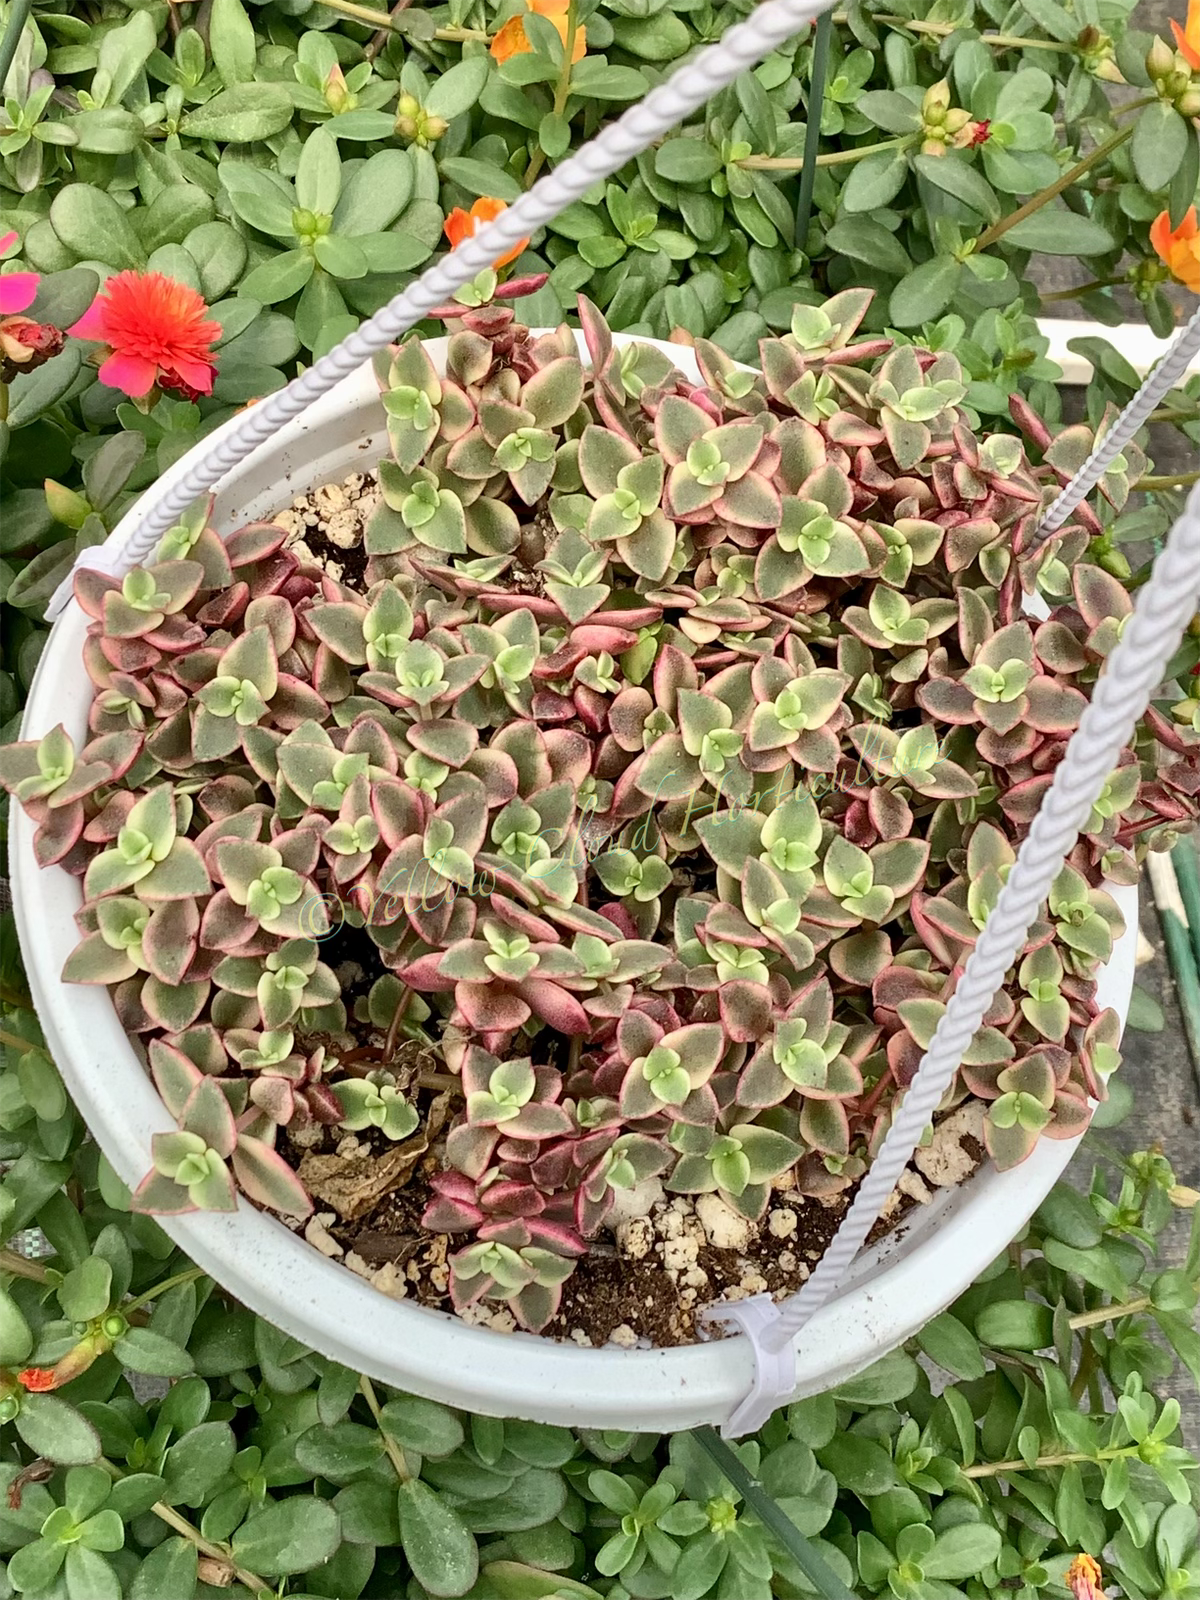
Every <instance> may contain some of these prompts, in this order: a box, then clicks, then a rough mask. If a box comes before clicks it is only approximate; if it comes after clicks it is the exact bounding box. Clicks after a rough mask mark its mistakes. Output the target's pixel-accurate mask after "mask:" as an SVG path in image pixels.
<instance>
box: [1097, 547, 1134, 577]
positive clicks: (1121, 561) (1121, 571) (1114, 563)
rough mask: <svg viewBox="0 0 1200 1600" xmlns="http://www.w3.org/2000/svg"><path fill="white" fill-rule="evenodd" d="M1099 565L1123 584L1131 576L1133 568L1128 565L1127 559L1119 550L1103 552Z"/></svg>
mask: <svg viewBox="0 0 1200 1600" xmlns="http://www.w3.org/2000/svg"><path fill="white" fill-rule="evenodd" d="M1100 565H1101V566H1102V567H1103V568H1104V570H1105V572H1111V573H1112V575H1113V577H1114V578H1120V579H1121V581H1122V582H1124V581H1125V580H1126V579H1127V578H1131V577H1132V576H1133V568H1132V567H1131V566H1130V565H1129V560H1128V557H1127V556H1125V555H1124V554H1123V553H1122V552H1121V551H1120V550H1105V551H1103V552H1102V553H1101V555H1100Z"/></svg>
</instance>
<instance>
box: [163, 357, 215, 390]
mask: <svg viewBox="0 0 1200 1600" xmlns="http://www.w3.org/2000/svg"><path fill="white" fill-rule="evenodd" d="M171 365H172V367H173V368H174V370H175V371H176V373H177V374H178V375H179V377H180V378H182V379H183V381H184V383H186V384H187V386H188V388H189V389H195V390H196V391H197V392H198V393H200V394H211V393H212V386H213V378H214V376H215V375H216V368H215V367H213V366H211V365H210V364H209V363H208V362H207V361H185V360H184V359H183V358H182V357H178V356H177V357H176V358H175V360H174V361H173V362H172V363H171Z"/></svg>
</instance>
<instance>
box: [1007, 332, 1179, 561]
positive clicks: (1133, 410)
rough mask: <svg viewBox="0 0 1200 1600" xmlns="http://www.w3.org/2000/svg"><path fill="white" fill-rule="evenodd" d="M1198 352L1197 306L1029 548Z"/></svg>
mask: <svg viewBox="0 0 1200 1600" xmlns="http://www.w3.org/2000/svg"><path fill="white" fill-rule="evenodd" d="M1197 351H1200V309H1197V310H1196V311H1193V313H1192V315H1191V317H1190V318H1189V319H1188V320H1187V322H1185V323H1184V325H1183V327H1182V328H1180V330H1179V332H1178V333H1177V334H1176V335H1175V339H1174V342H1173V343H1172V345H1171V346H1170V348H1169V349H1168V350H1167V352H1166V354H1165V355H1164V356H1163V357H1162V359H1161V360H1160V361H1157V362H1156V363H1155V365H1154V366H1153V367H1152V368H1151V370H1150V371H1149V372H1148V373H1147V374H1146V376H1145V378H1144V379H1143V380H1142V386H1141V388H1140V389H1139V390H1138V392H1137V393H1136V394H1135V395H1134V397H1133V399H1132V400H1131V401H1130V402H1129V404H1128V405H1127V406H1126V407H1125V409H1124V411H1122V413H1121V415H1120V416H1119V417H1118V418H1117V420H1116V421H1115V422H1114V423H1113V425H1112V427H1111V428H1110V429H1109V430H1108V432H1107V433H1106V434H1105V435H1104V437H1103V438H1102V439H1100V440H1099V441H1098V442H1097V444H1096V448H1095V449H1094V450H1093V451H1092V453H1091V455H1090V456H1089V457H1088V458H1087V460H1086V461H1085V462H1084V463H1083V465H1082V466H1081V467H1080V469H1079V471H1078V472H1077V473H1076V474H1075V476H1074V477H1073V478H1072V479H1071V481H1070V483H1068V484H1065V485H1064V486H1063V488H1062V490H1061V491H1060V492H1059V495H1058V498H1057V499H1056V500H1054V501H1053V502H1052V503H1051V505H1050V508H1049V510H1048V511H1047V512H1046V515H1045V516H1044V517H1043V518H1042V520H1041V522H1039V523H1038V525H1037V528H1036V529H1035V530H1034V533H1033V535H1032V537H1031V538H1030V540H1029V543H1028V545H1027V546H1026V550H1027V551H1033V550H1036V549H1037V548H1038V546H1039V545H1042V544H1045V542H1046V540H1047V539H1049V538H1052V537H1053V535H1054V534H1056V533H1057V532H1058V530H1059V529H1060V528H1061V527H1062V525H1063V523H1064V522H1065V521H1066V520H1067V518H1068V517H1069V516H1070V515H1071V513H1072V511H1074V509H1075V507H1076V506H1077V505H1078V504H1079V502H1080V501H1081V500H1082V499H1083V498H1084V497H1085V496H1086V495H1089V494H1091V492H1092V490H1093V489H1094V488H1095V487H1096V485H1097V484H1098V483H1099V482H1100V479H1101V478H1102V477H1103V476H1104V474H1105V473H1106V472H1107V471H1108V469H1109V467H1111V466H1112V464H1113V462H1114V461H1115V460H1116V458H1117V457H1118V456H1119V455H1120V453H1121V451H1122V450H1124V448H1125V446H1126V445H1127V444H1128V443H1129V442H1130V440H1131V439H1132V438H1133V436H1134V434H1135V433H1137V431H1138V429H1139V428H1142V427H1144V426H1145V425H1146V423H1147V422H1149V420H1150V413H1151V412H1152V411H1153V410H1154V409H1155V407H1156V406H1157V405H1158V402H1159V401H1160V400H1161V399H1162V398H1163V397H1164V395H1166V394H1168V393H1169V392H1170V391H1171V390H1172V389H1173V388H1174V387H1175V385H1176V384H1177V383H1178V382H1179V381H1180V380H1181V379H1182V378H1184V377H1186V375H1187V369H1188V367H1189V366H1190V365H1191V363H1192V357H1193V356H1194V355H1195V354H1196V353H1197Z"/></svg>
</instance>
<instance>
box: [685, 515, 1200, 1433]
mask: <svg viewBox="0 0 1200 1600" xmlns="http://www.w3.org/2000/svg"><path fill="white" fill-rule="evenodd" d="M1198 597H1200V489H1197V490H1193V492H1192V494H1191V496H1190V497H1189V500H1188V504H1187V507H1186V509H1185V511H1184V514H1183V516H1182V517H1180V519H1179V521H1178V522H1177V523H1176V524H1175V526H1174V528H1173V529H1172V530H1171V536H1170V538H1169V539H1168V541H1167V545H1166V547H1165V549H1164V550H1163V551H1162V553H1161V555H1160V556H1159V557H1158V559H1157V561H1156V562H1155V563H1154V568H1153V571H1152V574H1151V576H1150V579H1149V581H1148V582H1147V584H1146V585H1145V587H1144V588H1143V589H1142V590H1141V591H1140V593H1139V595H1138V597H1137V602H1136V605H1135V608H1134V612H1133V615H1132V616H1131V617H1130V619H1129V622H1128V624H1127V626H1126V627H1125V629H1124V631H1123V634H1122V637H1121V640H1120V643H1119V644H1118V645H1117V647H1116V649H1115V650H1114V651H1113V653H1112V655H1111V656H1110V657H1109V659H1108V662H1107V663H1106V666H1105V670H1104V672H1103V674H1102V675H1101V677H1100V679H1099V681H1098V683H1097V685H1096V691H1095V694H1094V695H1093V697H1092V701H1091V703H1090V704H1089V705H1088V707H1087V709H1086V710H1085V711H1084V714H1083V716H1082V718H1081V719H1080V723H1079V727H1078V729H1077V730H1076V731H1075V733H1074V734H1073V735H1072V737H1071V740H1070V742H1069V743H1068V745H1067V750H1066V754H1065V755H1064V757H1063V759H1062V761H1061V762H1060V764H1059V766H1058V768H1057V769H1056V771H1055V774H1054V780H1053V782H1052V783H1051V785H1050V788H1049V789H1048V790H1047V791H1046V794H1045V797H1044V798H1043V800H1042V804H1041V806H1040V808H1039V810H1038V814H1037V816H1036V817H1035V818H1034V821H1033V825H1032V827H1031V828H1030V830H1029V833H1028V835H1027V836H1026V838H1025V841H1024V843H1023V844H1022V845H1021V848H1020V850H1019V851H1018V852H1017V859H1016V861H1015V862H1014V864H1013V867H1012V870H1011V872H1010V873H1009V875H1008V880H1007V882H1006V883H1005V885H1004V887H1003V889H1002V890H1001V892H1000V894H999V896H998V898H997V900H996V904H995V906H994V907H993V908H992V913H991V915H990V916H989V917H988V919H987V923H986V924H985V926H984V929H983V931H982V933H981V934H980V935H979V939H978V941H977V942H976V945H975V949H974V950H973V951H972V953H971V956H970V958H969V959H968V961H967V964H966V966H965V968H964V969H963V974H962V977H961V979H960V980H959V983H958V987H957V988H956V989H955V991H954V994H953V995H952V996H951V998H950V1001H949V1004H948V1005H947V1007H946V1009H945V1011H944V1012H943V1014H942V1017H941V1020H940V1022H939V1023H938V1026H937V1030H936V1032H935V1033H934V1036H933V1038H932V1040H931V1041H930V1044H929V1048H928V1050H926V1052H925V1054H924V1056H923V1057H922V1059H921V1064H920V1067H919V1068H918V1070H917V1074H916V1076H915V1077H914V1079H913V1081H912V1084H911V1085H910V1087H909V1089H908V1090H907V1092H906V1093H905V1095H904V1098H903V1100H902V1101H901V1103H900V1106H899V1109H898V1111H897V1114H896V1117H895V1119H894V1121H893V1123H892V1125H891V1127H890V1129H889V1130H888V1133H887V1137H886V1138H885V1139H884V1142H883V1145H882V1147H881V1148H880V1150H879V1153H878V1154H877V1155H876V1157H875V1160H874V1161H873V1162H872V1164H871V1167H870V1170H869V1171H868V1173H867V1175H866V1177H865V1178H864V1179H863V1181H862V1183H861V1185H860V1186H859V1190H858V1193H857V1194H856V1195H855V1198H854V1203H853V1204H852V1205H851V1207H850V1210H849V1211H848V1212H847V1213H846V1216H845V1219H844V1220H843V1222H842V1225H841V1227H840V1228H839V1229H838V1231H837V1234H836V1235H835V1236H834V1239H833V1242H832V1243H831V1244H830V1246H829V1248H828V1249H827V1250H826V1252H825V1254H824V1256H823V1257H822V1258H821V1261H820V1263H819V1265H818V1266H817V1267H816V1269H815V1270H814V1272H813V1274H812V1276H811V1277H810V1278H809V1279H808V1281H807V1282H806V1283H805V1285H804V1287H803V1288H802V1289H801V1290H800V1292H799V1293H798V1294H796V1295H793V1296H792V1298H791V1299H790V1300H787V1301H785V1302H784V1303H783V1304H782V1305H781V1306H778V1307H774V1308H772V1309H773V1310H774V1315H773V1316H772V1315H771V1314H770V1312H769V1311H768V1309H767V1307H766V1306H763V1305H762V1304H761V1303H760V1304H759V1305H758V1306H757V1307H755V1306H754V1302H753V1301H742V1302H738V1303H735V1304H733V1305H720V1306H717V1307H713V1308H711V1310H712V1316H713V1317H714V1319H717V1320H724V1321H728V1322H732V1323H740V1322H741V1318H742V1317H743V1316H746V1313H745V1312H744V1311H743V1310H742V1307H746V1308H753V1309H751V1310H750V1314H749V1316H747V1317H746V1321H747V1323H748V1324H749V1326H748V1327H747V1331H748V1332H749V1331H751V1329H753V1333H752V1337H753V1338H754V1341H755V1345H756V1347H760V1346H761V1348H762V1349H763V1350H765V1351H767V1352H769V1353H774V1352H778V1351H779V1350H781V1349H782V1348H783V1347H784V1346H787V1345H790V1343H791V1341H792V1340H793V1339H794V1338H795V1337H796V1335H797V1334H798V1333H799V1332H800V1331H801V1329H803V1328H804V1326H805V1324H806V1323H808V1322H809V1321H810V1319H811V1318H812V1317H813V1316H815V1314H816V1313H817V1312H818V1311H819V1310H820V1308H821V1307H822V1306H823V1305H824V1304H825V1302H826V1301H827V1300H828V1299H829V1297H830V1296H831V1295H832V1294H833V1292H834V1290H835V1289H836V1288H837V1286H838V1284H839V1283H840V1282H841V1280H842V1278H843V1276H844V1275H845V1273H846V1271H847V1269H848V1268H849V1266H850V1264H851V1262H852V1261H853V1260H854V1258H855V1256H856V1255H857V1254H858V1252H859V1250H861V1248H862V1247H863V1245H864V1244H865V1243H866V1240H867V1236H868V1235H869V1234H870V1232H871V1229H872V1228H873V1227H874V1225H875V1223H876V1221H877V1219H878V1218H879V1215H880V1213H881V1212H882V1210H883V1207H884V1205H885V1204H886V1203H887V1200H888V1197H889V1196H890V1195H891V1193H892V1191H893V1189H894V1188H895V1186H896V1183H897V1181H898V1180H899V1178H900V1175H901V1173H902V1172H903V1171H904V1169H905V1167H906V1166H907V1165H908V1163H909V1161H910V1160H911V1159H912V1156H913V1153H914V1151H915V1150H916V1148H917V1145H918V1143H919V1142H920V1139H921V1136H922V1134H923V1133H924V1131H925V1129H926V1128H927V1127H928V1126H929V1123H930V1120H931V1118H932V1116H933V1113H934V1111H935V1110H936V1109H937V1107H938V1105H939V1103H940V1102H941V1099H942V1096H943V1095H944V1094H945V1093H946V1090H947V1089H948V1088H949V1087H950V1085H951V1083H952V1082H953V1079H954V1074H955V1072H956V1071H957V1070H958V1065H959V1062H960V1061H961V1060H962V1057H963V1054H964V1052H965V1051H966V1049H967V1046H968V1045H969V1044H970V1042H971V1040H972V1038H973V1037H974V1036H975V1033H976V1031H977V1029H978V1028H979V1026H980V1024H981V1023H982V1021H983V1018H984V1015H985V1014H986V1012H987V1010H988V1008H989V1006H990V1005H991V1003H992V1000H993V998H994V996H995V994H996V992H997V990H998V989H999V988H1000V986H1001V984H1002V983H1003V982H1004V979H1005V976H1006V974H1007V973H1008V971H1009V970H1010V968H1011V967H1012V965H1013V963H1014V961H1015V960H1016V958H1017V956H1018V955H1019V953H1020V951H1021V949H1022V947H1023V945H1024V943H1025V936H1026V934H1027V933H1028V931H1029V927H1030V924H1031V923H1032V922H1033V920H1034V918H1035V917H1036V916H1037V913H1038V910H1039V909H1040V907H1041V905H1042V903H1043V902H1044V901H1045V899H1046V896H1047V895H1048V894H1049V892H1050V887H1051V885H1052V884H1053V882H1054V879H1055V877H1056V876H1057V874H1058V872H1059V869H1060V868H1061V866H1062V864H1063V859H1064V857H1065V856H1066V854H1067V852H1068V851H1069V850H1070V848H1071V846H1072V845H1073V844H1074V842H1075V840H1076V838H1077V836H1078V834H1079V831H1080V829H1081V828H1082V827H1083V825H1084V823H1085V822H1086V821H1087V819H1088V816H1089V814H1090V812H1091V808H1092V805H1093V803H1094V801H1095V800H1096V798H1097V797H1098V796H1099V794H1100V792H1101V790H1102V789H1103V786H1104V782H1105V780H1106V779H1107V777H1108V776H1109V774H1110V773H1111V772H1112V770H1113V768H1114V767H1115V766H1116V764H1117V759H1118V757H1119V756H1120V753H1121V751H1122V750H1123V749H1124V747H1125V746H1126V744H1127V743H1128V742H1129V739H1130V736H1131V735H1132V733H1133V729H1134V724H1135V723H1136V722H1137V720H1138V718H1139V717H1140V716H1141V715H1142V713H1143V712H1144V711H1145V709H1146V706H1147V705H1148V704H1149V702H1150V697H1151V695H1152V694H1153V693H1154V691H1155V689H1156V688H1157V687H1158V685H1159V683H1160V682H1161V681H1162V676H1163V671H1164V669H1165V667H1166V664H1167V662H1168V660H1169V659H1170V657H1171V656H1172V655H1173V654H1174V652H1175V649H1176V648H1177V646H1178V643H1179V640H1180V637H1181V636H1182V634H1183V631H1184V628H1185V627H1186V626H1187V624H1188V622H1189V620H1190V619H1191V617H1192V616H1193V614H1194V612H1195V610H1196V603H1197V598H1198ZM761 1298H762V1297H758V1296H756V1297H755V1299H756V1300H759V1301H760V1302H761ZM774 1370H775V1372H776V1373H777V1374H779V1375H780V1377H782V1372H783V1368H782V1367H781V1366H780V1364H779V1363H775V1368H774ZM787 1398H788V1393H787V1392H786V1391H784V1392H779V1393H776V1394H772V1393H771V1392H770V1390H769V1388H764V1387H763V1386H762V1385H761V1383H760V1386H759V1391H758V1393H757V1394H756V1395H755V1396H754V1403H753V1405H743V1407H742V1408H740V1410H739V1411H738V1412H736V1413H735V1414H734V1417H733V1418H731V1420H730V1422H729V1424H728V1425H727V1428H728V1431H729V1432H730V1433H735V1434H736V1433H744V1432H750V1431H752V1430H754V1429H756V1428H758V1427H761V1426H762V1424H763V1423H764V1422H765V1421H766V1418H767V1416H769V1415H770V1413H771V1411H772V1410H773V1409H774V1407H775V1406H776V1405H778V1404H779V1403H780V1402H781V1401H783V1400H785V1399H787Z"/></svg>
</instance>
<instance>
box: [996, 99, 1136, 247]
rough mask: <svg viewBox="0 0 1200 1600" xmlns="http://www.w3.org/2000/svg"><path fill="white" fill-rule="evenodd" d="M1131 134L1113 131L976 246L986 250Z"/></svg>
mask: <svg viewBox="0 0 1200 1600" xmlns="http://www.w3.org/2000/svg"><path fill="white" fill-rule="evenodd" d="M1132 138H1133V129H1132V127H1129V128H1121V129H1120V130H1119V131H1118V132H1116V133H1114V134H1113V136H1112V138H1111V139H1106V140H1105V141H1104V143H1103V144H1098V145H1097V146H1096V148H1095V149H1094V150H1091V151H1089V152H1088V154H1087V155H1086V156H1084V157H1083V159H1082V160H1081V161H1077V162H1076V163H1075V165H1074V166H1073V167H1071V168H1070V169H1069V170H1068V171H1066V172H1064V173H1063V175H1062V177H1061V178H1056V179H1055V181H1054V182H1053V183H1051V184H1049V185H1047V187H1046V188H1045V189H1042V190H1040V191H1039V192H1038V193H1037V194H1035V195H1034V196H1033V198H1032V199H1030V200H1026V202H1025V204H1024V205H1023V206H1018V207H1017V209H1016V210H1015V211H1013V212H1010V213H1009V215H1008V216H1007V217H1001V218H1000V220H999V222H993V223H992V225H991V227H990V228H985V229H984V231H983V232H982V233H981V234H980V235H979V237H978V239H976V241H975V249H976V250H977V251H979V250H986V249H987V248H988V246H989V245H993V244H995V242H996V240H997V239H1002V238H1003V237H1004V235H1005V234H1006V233H1007V232H1008V230H1009V229H1010V228H1015V227H1016V225H1017V223H1018V222H1024V221H1025V218H1026V217H1031V216H1033V214H1034V212H1035V211H1040V210H1041V209H1042V207H1043V206H1044V205H1046V204H1048V202H1049V201H1051V200H1053V199H1055V198H1056V197H1057V196H1058V195H1060V194H1062V192H1063V190H1064V189H1069V188H1070V187H1071V185H1072V184H1073V183H1074V182H1075V180H1076V179H1077V178H1081V177H1082V176H1083V174H1084V173H1085V172H1088V171H1090V170H1091V168H1092V167H1094V166H1095V165H1096V164H1097V163H1098V162H1100V161H1103V160H1105V158H1106V157H1108V156H1110V155H1112V153H1113V151H1114V150H1116V149H1117V148H1118V147H1119V146H1120V145H1123V144H1124V143H1125V141H1126V140H1127V139H1132Z"/></svg>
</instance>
